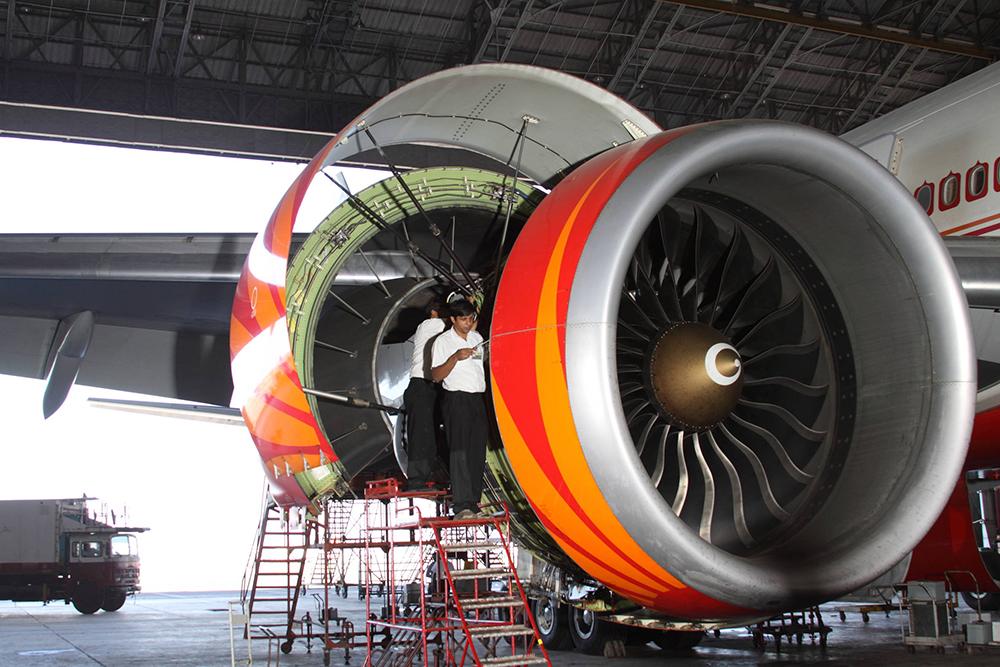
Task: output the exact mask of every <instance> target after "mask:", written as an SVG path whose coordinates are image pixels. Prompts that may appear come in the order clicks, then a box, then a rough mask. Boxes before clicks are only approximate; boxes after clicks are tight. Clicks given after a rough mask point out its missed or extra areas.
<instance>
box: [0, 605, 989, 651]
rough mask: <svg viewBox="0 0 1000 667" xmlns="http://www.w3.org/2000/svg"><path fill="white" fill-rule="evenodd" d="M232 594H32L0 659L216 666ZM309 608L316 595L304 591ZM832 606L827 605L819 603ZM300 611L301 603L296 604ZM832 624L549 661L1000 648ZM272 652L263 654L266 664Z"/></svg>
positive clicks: (8, 614) (881, 627) (873, 623)
mask: <svg viewBox="0 0 1000 667" xmlns="http://www.w3.org/2000/svg"><path fill="white" fill-rule="evenodd" d="M235 597H238V596H237V595H236V594H233V593H173V594H169V593H146V594H142V595H140V596H137V597H136V598H134V599H132V600H129V602H127V603H126V605H125V607H123V608H122V609H121V610H120V611H118V612H116V613H113V614H108V613H104V612H99V613H97V614H95V615H94V616H82V615H80V614H78V613H77V612H76V611H75V610H74V609H73V608H72V607H70V606H65V605H62V604H52V605H49V606H42V605H41V604H37V603H19V604H14V603H10V602H0V667H6V666H8V665H10V666H16V667H55V666H66V667H69V666H77V665H79V666H81V667H83V666H87V667H92V666H94V665H102V666H104V667H131V666H133V665H143V666H151V665H155V666H160V665H183V666H185V667H194V666H199V667H200V666H205V667H221V666H223V665H229V664H230V654H229V627H228V615H227V613H226V608H227V604H226V603H227V601H228V600H230V599H234V598H235ZM309 603H310V604H309V605H308V607H307V608H308V609H309V610H311V611H313V612H314V615H315V609H313V607H315V604H313V603H312V600H309ZM336 604H337V605H338V606H339V610H340V613H341V615H342V616H346V617H348V618H354V619H357V622H358V623H359V625H360V619H361V618H363V616H364V604H363V602H361V601H359V600H357V597H356V596H354V595H352V596H351V598H349V599H344V600H337V602H336ZM828 607H831V605H828ZM303 611H304V610H303ZM826 620H827V623H828V624H830V625H831V626H832V627H833V632H832V633H831V634H830V635H829V645H828V647H827V648H826V649H825V650H824V649H821V648H820V647H819V646H818V645H813V644H810V643H809V639H808V638H807V639H806V640H805V643H804V644H803V645H802V646H801V647H800V646H794V645H792V646H788V645H784V644H783V645H782V650H781V652H780V653H779V652H776V651H775V647H774V644H773V643H772V642H769V643H768V645H767V647H766V649H765V650H763V651H759V650H756V649H754V648H753V644H752V641H751V639H750V637H749V635H748V634H747V632H746V631H745V630H727V631H724V632H723V633H722V636H721V637H720V638H717V639H716V638H712V637H708V638H706V640H705V641H704V642H703V643H702V644H701V646H699V647H698V648H697V649H695V650H693V651H691V652H688V653H685V654H682V655H670V654H667V653H664V652H663V651H660V650H659V649H657V648H655V647H654V646H653V645H652V644H650V645H647V646H630V647H628V656H627V657H626V658H615V659H606V658H599V657H591V656H585V655H581V654H578V653H575V652H554V653H552V658H553V664H555V665H599V664H602V665H606V664H608V663H611V664H612V665H615V666H618V667H634V666H635V667H637V666H644V667H653V666H654V665H659V664H662V663H663V662H664V661H665V660H667V659H669V664H670V665H678V666H681V665H683V666H688V665H699V666H700V667H711V666H714V665H726V666H733V665H740V666H744V665H760V664H768V665H770V664H774V665H792V664H796V665H799V664H814V663H815V664H823V665H837V666H841V665H861V664H878V665H880V667H889V666H893V665H938V664H952V663H954V664H961V665H969V666H972V665H997V664H1000V648H995V649H990V650H989V652H985V653H973V654H965V653H957V652H955V651H954V649H949V652H948V653H946V654H945V655H937V654H934V653H930V652H926V651H920V652H918V653H916V654H914V655H910V654H908V653H907V652H906V651H905V650H904V649H903V647H902V645H901V642H900V623H901V622H903V621H905V617H901V616H900V615H899V614H898V613H894V614H892V616H891V617H889V618H887V617H886V616H885V615H883V614H876V615H873V616H871V617H870V622H869V623H868V624H865V623H863V622H862V619H861V616H860V615H859V614H849V615H848V616H847V620H846V621H845V622H841V621H840V620H839V618H838V615H837V614H836V613H834V612H832V611H828V612H827V614H826ZM236 650H237V659H238V662H237V664H242V665H245V664H247V663H246V655H247V643H246V642H245V641H244V640H242V639H241V638H237V640H236ZM364 657H365V656H364V651H363V650H362V649H358V650H356V651H355V652H354V653H353V654H352V656H351V659H350V662H349V663H347V664H349V665H355V666H358V667H359V666H360V665H362V664H363V662H364ZM280 658H281V660H280V664H282V665H289V666H292V665H322V664H323V661H322V652H321V651H319V650H317V649H316V647H314V648H313V652H312V654H308V653H306V650H305V646H304V645H302V644H296V646H295V648H294V650H293V652H292V653H291V654H290V655H281V656H280ZM253 662H254V664H257V665H266V664H268V661H267V643H266V642H254V645H253ZM275 662H276V655H275V654H272V656H271V664H275ZM331 664H333V665H343V664H345V663H344V654H343V651H342V650H340V651H337V652H335V653H334V655H333V659H332V661H331Z"/></svg>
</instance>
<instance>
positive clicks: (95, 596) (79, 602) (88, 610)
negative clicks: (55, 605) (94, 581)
mask: <svg viewBox="0 0 1000 667" xmlns="http://www.w3.org/2000/svg"><path fill="white" fill-rule="evenodd" d="M103 603H104V594H103V592H102V591H99V590H96V589H94V588H90V587H88V586H80V587H79V588H77V589H76V592H75V593H73V607H74V608H75V609H76V610H77V611H78V612H80V613H81V614H87V615H90V614H93V613H96V612H97V610H98V609H100V608H101V605H102V604H103Z"/></svg>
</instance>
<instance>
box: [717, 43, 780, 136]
mask: <svg viewBox="0 0 1000 667" xmlns="http://www.w3.org/2000/svg"><path fill="white" fill-rule="evenodd" d="M791 29H792V26H791V25H790V24H786V25H785V26H784V27H783V28H782V29H781V32H780V33H779V34H778V36H777V38H775V39H774V41H772V42H771V48H770V49H768V50H767V53H765V54H764V56H763V57H762V58H761V59H760V62H759V63H757V67H755V68H754V70H753V72H751V73H750V76H748V77H747V80H746V83H745V84H743V89H742V90H741V91H740V92H739V93H738V94H737V95H736V99H734V100H733V102H732V104H730V105H729V113H728V114H726V115H727V117H730V118H731V117H732V115H733V113H735V111H736V110H737V109H738V108H739V105H740V102H742V101H743V98H744V97H746V95H747V93H748V92H750V89H751V88H752V87H753V85H754V84H755V83H757V79H758V78H759V77H760V75H761V74H763V73H764V70H765V69H766V68H767V64H768V63H769V62H771V58H773V57H774V55H775V54H776V53H777V52H778V50H779V49H780V48H781V47H782V45H783V44H784V43H785V38H786V37H788V33H789V32H790V31H791Z"/></svg>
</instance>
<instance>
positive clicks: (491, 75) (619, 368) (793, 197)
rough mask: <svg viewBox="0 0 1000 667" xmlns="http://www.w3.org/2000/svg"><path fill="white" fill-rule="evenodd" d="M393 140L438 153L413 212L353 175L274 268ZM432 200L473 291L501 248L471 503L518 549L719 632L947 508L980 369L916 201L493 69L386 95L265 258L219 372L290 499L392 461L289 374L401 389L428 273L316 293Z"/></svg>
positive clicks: (890, 557) (887, 557)
mask: <svg viewBox="0 0 1000 667" xmlns="http://www.w3.org/2000/svg"><path fill="white" fill-rule="evenodd" d="M362 121H363V122H362ZM376 139H377V140H378V141H379V142H380V144H376V143H375V141H376ZM383 149H385V150H386V151H388V152H389V154H390V156H391V155H393V154H394V153H393V150H396V149H398V150H399V151H401V152H397V153H395V155H397V156H404V155H405V156H408V157H414V156H417V157H419V158H420V159H424V160H425V161H426V162H432V163H433V164H429V165H428V164H423V165H419V164H418V165H414V166H425V167H430V168H428V169H425V170H415V171H412V172H410V173H409V174H407V175H404V176H402V177H401V180H402V181H405V182H407V183H408V185H407V187H408V188H409V189H410V190H412V191H414V192H416V195H415V199H418V200H419V201H422V202H423V204H422V206H421V207H416V206H415V205H414V204H413V203H412V202H411V201H410V200H409V199H408V197H407V196H406V195H405V194H404V190H405V188H402V183H396V182H395V181H387V185H384V186H377V187H376V186H373V189H372V190H371V192H368V191H366V192H364V193H359V194H357V195H356V200H355V201H353V202H346V203H345V204H343V205H342V206H341V207H339V208H338V209H336V210H335V211H334V212H332V213H331V214H330V216H329V217H328V219H327V221H326V222H325V223H324V224H323V225H321V226H320V228H318V229H317V231H316V232H315V233H314V234H313V236H312V237H311V238H310V239H309V240H308V241H307V242H306V243H305V245H304V246H303V251H301V252H300V254H299V255H297V256H296V257H295V259H294V261H293V262H292V264H291V266H290V267H289V264H288V260H289V253H290V247H291V230H292V228H293V227H294V224H295V220H296V216H297V211H298V208H299V206H300V205H301V202H302V199H303V197H304V195H305V190H306V188H307V187H308V185H309V183H310V181H311V180H312V179H313V178H314V177H315V176H317V175H318V174H320V173H322V172H323V169H324V168H325V167H327V166H329V165H332V164H334V163H336V162H337V161H339V160H343V159H347V158H350V157H356V156H358V155H362V156H363V155H366V154H367V155H371V154H372V152H373V151H376V150H377V151H382V150H383ZM432 149H433V150H442V151H444V152H440V153H435V152H433V151H432ZM515 149H517V150H515ZM522 149H523V150H522ZM407 151H410V152H407ZM423 151H428V152H427V153H426V154H425V153H424V152H423ZM595 155H596V157H593V156H595ZM470 156H471V157H470ZM515 156H518V161H517V162H516V167H512V165H513V164H514V163H513V162H512V161H513V160H514V159H515ZM453 159H454V160H456V161H455V162H452V160H453ZM483 163H488V164H489V165H491V166H490V168H488V169H480V167H481V166H482V164H483ZM470 164H471V165H474V166H475V168H474V169H473V167H470ZM455 165H459V166H455ZM470 169H472V171H470ZM477 169H480V170H478V171H476V170H477ZM327 176H330V174H327ZM515 178H517V179H518V180H517V183H516V185H515V184H514V182H515ZM553 184H554V187H553V188H552V190H551V192H550V193H548V194H545V192H546V188H547V187H549V186H552V185H553ZM543 186H544V187H543ZM543 197H544V198H543ZM539 199H541V202H540V203H538V200H539ZM512 202H517V207H516V208H517V210H516V212H515V213H514V214H513V215H512V216H511V217H510V220H511V221H513V222H512V224H511V226H510V227H509V231H510V234H509V235H507V232H508V226H507V225H506V224H504V225H503V233H502V234H501V235H500V241H499V242H498V244H497V245H495V249H494V250H493V251H492V252H482V251H481V250H482V248H479V247H477V246H476V243H475V240H476V238H477V233H478V232H476V230H480V229H481V230H488V229H490V228H491V227H490V225H491V224H494V223H495V222H496V221H497V220H503V219H504V216H503V215H502V213H503V211H504V210H507V211H510V210H511V209H513V208H514V206H513V204H512ZM366 208H367V209H369V210H368V211H365V209H366ZM420 208H425V209H426V210H424V211H420V210H418V209H420ZM372 211H374V212H375V213H376V214H377V215H375V216H373V215H372ZM425 214H426V216H428V217H429V218H433V219H434V220H439V221H443V220H449V219H450V220H452V221H453V229H455V228H457V229H458V230H459V237H460V238H461V237H464V238H465V239H466V249H467V250H468V252H467V253H466V254H463V252H461V250H462V249H461V248H459V250H460V252H459V253H458V254H460V255H462V257H463V261H466V262H467V264H468V266H469V268H470V270H471V271H472V272H473V273H474V274H475V275H477V276H480V277H482V276H486V275H488V274H489V273H490V272H495V271H497V270H500V269H498V267H497V266H496V265H495V258H496V257H497V256H502V254H503V252H498V251H506V249H507V248H508V247H509V245H505V244H504V239H505V238H506V239H507V241H508V242H509V241H510V238H512V237H513V236H516V240H515V241H514V246H513V250H512V251H511V252H510V254H509V256H508V257H507V259H506V263H505V265H503V266H502V267H501V269H502V270H501V273H500V280H499V287H498V288H497V290H496V293H495V301H494V303H495V306H494V309H493V313H492V325H491V329H490V331H489V338H490V340H491V343H490V368H491V380H492V382H491V385H492V401H493V405H494V408H495V418H496V423H497V426H498V429H499V435H500V438H501V439H502V443H500V442H494V443H493V446H492V447H491V451H490V454H489V456H490V476H489V477H490V479H489V484H488V492H489V493H490V494H492V495H493V497H495V498H498V499H501V500H505V501H506V502H508V504H509V505H510V507H511V510H512V514H513V517H512V519H513V521H512V530H514V531H515V532H516V537H517V539H518V541H519V542H520V543H521V544H522V546H526V547H528V548H530V549H531V550H533V551H535V552H538V553H540V554H541V555H542V556H543V557H544V558H546V559H548V560H550V561H553V562H559V563H560V564H562V565H564V566H567V567H570V568H573V569H576V570H579V571H582V572H583V573H585V574H586V575H587V576H589V577H592V578H593V579H594V580H596V581H598V582H600V583H601V584H603V585H604V586H606V587H608V588H609V589H611V590H612V591H615V592H616V593H618V594H620V595H621V596H623V597H625V598H627V599H629V600H633V601H635V602H637V603H639V604H641V605H643V606H645V607H647V608H649V609H653V610H657V611H659V612H662V613H665V614H669V615H673V616H677V617H681V618H685V619H704V620H730V621H734V622H735V621H739V620H743V619H748V618H752V617H759V616H761V615H765V614H767V613H769V612H771V611H774V610H777V609H782V608H791V607H801V606H804V605H807V604H810V603H813V602H817V601H820V600H824V599H830V598H833V597H836V596H838V595H840V594H842V593H845V592H847V591H850V590H852V589H854V588H856V587H858V586H860V585H862V584H863V583H865V582H867V581H868V580H870V579H872V578H874V577H875V576H877V575H878V574H880V573H881V572H883V571H885V570H887V569H888V568H889V567H890V566H892V565H893V564H894V563H895V562H896V561H898V560H899V559H900V558H902V556H903V555H904V554H905V553H907V552H908V551H909V550H910V549H911V548H912V547H913V546H914V544H916V542H917V541H918V540H919V539H920V538H921V537H922V536H923V534H924V533H925V532H926V530H927V529H928V527H929V526H930V525H931V524H932V523H933V521H934V519H935V518H936V517H937V515H938V513H939V512H940V510H941V508H942V507H943V506H944V504H945V501H946V500H947V498H948V496H949V494H950V492H951V489H952V487H953V485H954V480H955V479H957V477H958V474H959V469H960V466H961V463H962V460H963V458H964V454H965V448H966V444H967V442H968V438H969V432H970V429H971V422H972V414H973V404H974V395H975V369H974V363H973V355H972V343H971V336H970V332H969V324H968V313H967V309H966V307H965V302H964V297H963V295H962V292H961V288H960V286H959V283H958V280H957V277H956V275H955V270H954V267H953V265H952V264H951V262H950V260H949V258H948V256H947V253H946V252H945V250H944V248H943V246H942V245H941V243H940V240H939V239H938V238H937V236H936V234H935V232H934V230H933V228H932V227H931V225H930V222H929V221H928V219H927V218H926V216H925V215H924V213H923V211H922V210H921V209H920V207H919V206H918V205H917V204H916V202H915V201H914V200H913V199H912V197H911V196H910V195H909V193H907V192H906V191H905V190H903V189H902V187H901V186H900V185H899V184H898V183H897V182H896V180H895V179H894V178H893V177H892V176H891V175H890V174H888V173H887V172H885V171H884V170H883V169H882V168H881V167H879V166H878V165H877V164H875V163H874V162H872V161H871V160H870V159H868V158H867V157H866V156H864V155H863V154H862V153H860V152H858V151H856V150H855V149H853V148H851V147H850V146H848V145H847V144H845V143H843V142H841V141H839V140H837V139H835V138H832V137H830V136H828V135H825V134H822V133H819V132H817V131H814V130H810V129H807V128H803V127H799V126H793V125H788V124H783V123H766V122H741V121H735V122H726V123H713V124H706V125H699V126H692V127H688V128H680V129H676V130H672V131H669V132H663V133H660V132H658V131H657V128H656V127H655V124H653V123H652V122H650V121H649V120H648V119H645V118H644V117H642V116H641V114H639V113H638V112H636V111H635V109H632V108H631V107H629V106H628V105H627V104H625V103H624V102H622V101H621V100H618V99H617V98H614V97H613V96H611V95H610V94H608V93H607V92H606V91H603V90H600V89H597V88H596V87H594V86H590V85H589V84H585V83H582V82H580V81H578V80H576V79H574V78H573V77H568V76H566V75H562V74H559V73H555V72H549V71H545V70H540V69H537V68H529V67H519V66H504V65H488V66H472V67H466V68H458V69H456V70H452V71H448V72H441V73H438V74H435V75H432V76H430V77H427V78H425V79H422V80H419V81H416V82H414V83H412V84H409V85H408V86H405V87H403V88H402V89H400V90H398V91H396V92H394V93H393V94H391V95H389V96H387V97H386V98H385V99H384V100H382V101H380V102H379V103H378V104H376V105H375V106H374V107H372V109H370V110H369V111H368V112H366V113H365V114H364V115H363V116H362V117H361V118H359V119H358V122H357V123H354V124H352V125H351V126H350V127H348V128H346V129H345V130H344V131H343V132H341V134H340V135H338V136H337V137H336V138H335V139H334V140H333V141H331V142H330V144H329V145H328V146H327V147H326V149H324V151H323V153H321V155H319V156H317V158H316V159H315V160H314V161H313V163H311V164H310V166H309V167H308V168H307V170H306V171H305V172H304V174H303V176H302V177H300V179H298V180H297V181H296V183H295V184H293V186H292V188H291V189H290V190H289V193H288V194H287V195H286V196H285V198H284V200H283V201H282V203H281V204H280V205H279V206H278V208H277V209H276V211H275V214H274V216H273V217H272V220H271V223H270V224H269V226H268V229H267V230H266V232H265V233H264V234H262V235H261V237H260V238H259V239H258V243H257V244H255V247H254V250H253V251H252V252H251V256H250V258H249V260H248V263H247V267H246V268H245V270H244V275H243V276H242V278H241V281H240V285H239V287H238V290H237V297H236V302H235V303H234V310H233V330H232V331H233V333H232V336H231V340H232V350H233V369H234V384H235V385H236V387H237V391H238V392H239V394H240V396H241V398H240V404H241V405H242V407H243V413H244V417H245V419H246V421H247V423H248V426H249V427H250V429H251V432H252V434H253V436H254V439H255V442H256V443H257V446H258V449H259V450H260V452H261V455H262V458H263V460H264V462H265V470H266V471H267V473H268V476H269V478H270V479H271V482H272V486H273V488H274V489H275V494H276V496H277V497H278V500H279V502H281V503H283V504H308V503H310V502H313V501H315V500H316V499H321V498H323V497H325V496H327V495H330V494H336V493H342V492H344V491H345V490H346V488H347V486H348V485H349V484H352V483H354V484H357V483H358V480H359V479H361V477H362V476H363V475H364V474H369V473H372V467H373V465H374V464H373V463H372V462H374V461H380V460H381V461H385V460H386V458H385V455H386V453H387V452H391V448H392V444H393V429H392V423H391V421H390V420H388V419H383V418H382V416H381V415H380V414H378V413H372V412H368V413H365V414H367V415H370V416H366V417H358V416H357V415H358V414H359V413H358V412H357V411H354V412H353V413H352V414H348V412H350V411H351V408H338V407H336V406H332V407H331V406H324V405H322V404H321V403H320V401H321V400H322V399H321V398H318V397H317V396H316V395H315V394H314V393H311V394H308V395H307V394H306V393H305V391H304V389H303V388H304V387H306V388H309V389H320V390H322V389H328V390H330V391H334V390H336V391H337V392H342V391H343V392H346V391H348V389H350V390H351V391H354V393H353V394H351V395H352V396H354V397H355V398H360V399H365V400H372V401H375V402H380V403H382V402H386V400H387V399H386V398H385V397H383V396H382V395H381V394H380V391H381V390H380V387H381V386H388V385H390V384H395V385H398V384H399V383H400V382H403V383H404V384H405V379H406V377H407V375H406V374H407V373H408V365H407V364H406V363H405V362H404V363H403V364H402V365H399V364H397V365H396V366H393V364H392V363H389V362H387V361H386V359H388V358H389V357H390V352H392V350H390V348H392V345H391V343H392V341H394V340H398V338H399V336H398V333H399V330H400V328H401V327H400V321H401V320H400V313H401V312H402V310H404V309H405V308H406V307H409V306H412V305H413V304H415V303H417V302H418V301H419V299H420V290H421V289H422V288H423V287H422V286H423V285H424V284H425V283H421V282H419V281H421V280H423V281H426V280H428V279H429V278H428V276H426V275H410V274H405V275H404V274H400V275H399V276H398V280H396V281H395V282H390V281H379V282H377V283H376V282H373V283H372V284H370V285H367V286H365V285H359V286H357V288H356V290H355V291H354V292H350V293H348V292H337V291H336V289H334V288H335V287H336V285H335V283H336V277H337V275H338V274H339V272H341V271H342V270H343V269H344V267H345V266H347V262H349V260H350V259H351V258H352V257H354V256H355V255H357V254H360V253H362V252H363V250H364V248H368V249H372V248H373V247H382V246H377V243H376V242H378V241H379V239H380V238H381V237H380V236H379V235H380V234H385V233H386V232H385V230H384V229H382V225H389V226H393V225H404V224H407V223H409V225H410V229H411V230H413V229H416V228H417V223H418V222H419V223H420V224H421V225H423V224H424V223H426V221H427V220H428V217H425ZM528 216H530V217H528ZM525 217H527V222H526V223H525V222H524V218H525ZM375 218H380V219H381V222H379V225H373V224H372V221H373V219H375ZM455 220H458V221H459V222H454V221H455ZM522 224H523V229H522ZM443 226H444V225H442V227H443ZM376 227H378V229H376ZM518 232H519V233H518ZM409 233H410V232H407V238H411V237H410V236H409ZM483 233H486V232H485V231H484V232H483ZM435 236H436V235H435ZM425 238H427V235H426V232H425ZM421 242H422V241H421ZM372 244H375V246H373V245H372ZM456 244H457V245H461V242H458V241H452V246H453V248H455V247H457V245H456ZM379 257H381V260H380V259H379ZM379 257H376V258H375V259H374V261H375V263H376V264H377V263H378V261H382V260H384V259H385V258H386V257H387V255H382V256H379ZM363 259H364V260H365V262H366V263H367V262H369V261H370V260H372V256H369V255H365V256H364V257H363ZM476 262H479V264H477V263H476ZM491 262H493V263H491ZM414 266H415V264H414ZM369 268H371V271H372V273H373V274H376V276H377V275H378V272H377V271H376V269H375V268H372V267H371V266H370V267H369ZM286 273H287V277H286ZM418 273H419V272H418ZM439 277H440V276H439ZM286 281H287V284H286ZM407 281H410V282H412V285H410V283H408V282H407ZM482 282H483V284H491V282H490V281H486V280H484V281H482ZM286 289H287V295H286ZM383 295H384V296H383ZM492 296H493V295H492V294H487V302H488V303H489V302H490V301H491V297H492ZM345 301H346V302H348V304H347V305H345ZM352 311H354V312H352ZM391 330H395V331H396V333H397V338H391V337H390V336H389V334H388V333H387V332H389V331H391ZM485 333H486V332H484V334H485ZM336 336H340V337H339V338H336ZM404 337H405V336H404ZM320 348H322V352H321V350H320ZM323 354H333V355H334V357H328V358H336V359H338V360H340V361H337V362H336V364H340V365H336V366H334V365H330V364H331V363H333V362H329V363H328V362H324V361H323V356H322V355H323ZM337 355H339V356H337ZM352 369H354V370H352ZM347 375H350V376H351V377H346V376H347ZM342 376H343V377H342ZM340 379H342V380H343V382H339V381H338V380H340ZM323 383H331V384H333V387H332V388H331V387H330V385H329V384H323ZM369 392H370V393H369ZM345 411H346V412H345ZM372 415H373V416H372ZM501 444H502V447H501ZM379 457H382V458H381V459H380V458H379ZM391 465H394V464H391ZM376 472H384V471H376ZM389 472H391V471H389Z"/></svg>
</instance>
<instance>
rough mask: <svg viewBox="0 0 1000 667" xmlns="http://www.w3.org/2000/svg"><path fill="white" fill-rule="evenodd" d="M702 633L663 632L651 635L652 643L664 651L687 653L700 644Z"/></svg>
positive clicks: (703, 634)
mask: <svg viewBox="0 0 1000 667" xmlns="http://www.w3.org/2000/svg"><path fill="white" fill-rule="evenodd" d="M704 636H705V633H704V632H685V631H683V630H664V631H662V632H657V633H656V634H655V635H653V643H654V644H656V645H657V646H659V647H660V648H661V649H663V650H664V651H688V650H690V649H693V648H694V647H695V646H697V645H698V644H700V643H701V640H702V638H703V637H704Z"/></svg>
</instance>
